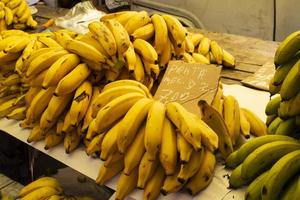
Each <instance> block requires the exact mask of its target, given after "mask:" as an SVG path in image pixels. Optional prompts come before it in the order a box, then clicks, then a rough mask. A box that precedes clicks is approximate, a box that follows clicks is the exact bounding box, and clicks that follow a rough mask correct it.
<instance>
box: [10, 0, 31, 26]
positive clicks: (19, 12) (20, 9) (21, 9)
mask: <svg viewBox="0 0 300 200" xmlns="http://www.w3.org/2000/svg"><path fill="white" fill-rule="evenodd" d="M27 7H28V6H27V3H26V1H21V3H20V5H19V6H18V8H17V10H16V13H15V15H16V16H17V17H19V18H20V17H21V16H22V15H23V13H24V12H25V9H26V8H27ZM7 25H9V24H7Z"/></svg>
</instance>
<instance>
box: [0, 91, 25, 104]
mask: <svg viewBox="0 0 300 200" xmlns="http://www.w3.org/2000/svg"><path fill="white" fill-rule="evenodd" d="M27 93H28V92H27ZM16 97H17V94H11V95H6V96H3V97H0V104H3V103H4V102H6V101H8V100H10V99H13V98H16Z"/></svg>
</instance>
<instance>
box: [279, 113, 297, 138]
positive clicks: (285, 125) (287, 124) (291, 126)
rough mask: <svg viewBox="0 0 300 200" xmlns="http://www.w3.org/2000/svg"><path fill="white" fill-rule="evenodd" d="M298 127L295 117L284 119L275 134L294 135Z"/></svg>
mask: <svg viewBox="0 0 300 200" xmlns="http://www.w3.org/2000/svg"><path fill="white" fill-rule="evenodd" d="M296 127H297V126H296V123H295V117H292V118H289V119H286V120H283V121H282V122H281V123H280V124H279V126H278V127H277V130H276V132H275V135H292V133H293V132H294V130H295V128H296Z"/></svg>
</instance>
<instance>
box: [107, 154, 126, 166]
mask: <svg viewBox="0 0 300 200" xmlns="http://www.w3.org/2000/svg"><path fill="white" fill-rule="evenodd" d="M123 160H124V154H121V153H120V152H118V151H116V152H114V153H112V154H110V155H109V156H108V158H107V160H106V161H105V162H104V166H105V167H111V166H112V165H113V164H114V163H116V162H122V163H124V162H123Z"/></svg>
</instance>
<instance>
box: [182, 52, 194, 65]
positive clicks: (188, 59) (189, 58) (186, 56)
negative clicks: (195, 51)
mask: <svg viewBox="0 0 300 200" xmlns="http://www.w3.org/2000/svg"><path fill="white" fill-rule="evenodd" d="M181 59H182V60H183V61H185V62H187V63H195V62H196V61H195V59H194V58H193V56H191V55H190V54H189V53H186V52H184V53H183V54H182V58H181Z"/></svg>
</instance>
